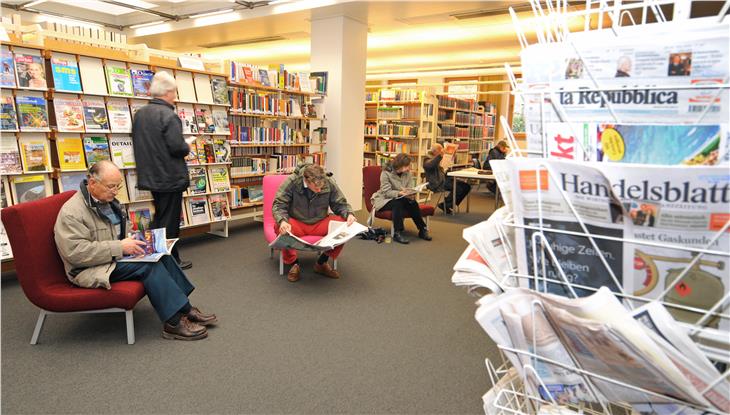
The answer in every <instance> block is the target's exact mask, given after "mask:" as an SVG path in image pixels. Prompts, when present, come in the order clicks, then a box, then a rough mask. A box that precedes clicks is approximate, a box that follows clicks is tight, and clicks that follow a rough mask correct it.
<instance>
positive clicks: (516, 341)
mask: <svg viewBox="0 0 730 415" xmlns="http://www.w3.org/2000/svg"><path fill="white" fill-rule="evenodd" d="M646 314H648V315H650V316H651V318H652V319H651V320H650V322H647V321H646ZM476 319H477V321H478V322H479V323H480V325H481V326H482V327H483V328H484V330H485V331H486V332H487V333H488V334H489V335H490V337H492V339H493V340H494V341H495V342H496V343H497V344H499V345H501V346H505V347H508V348H511V349H517V350H520V351H521V352H519V353H518V352H512V351H507V352H506V356H507V358H508V359H509V360H510V361H511V363H512V365H513V367H515V368H516V369H517V371H518V372H519V373H520V377H523V376H526V378H527V380H528V382H527V384H526V385H525V386H526V388H527V391H528V393H529V394H530V395H531V396H539V397H541V398H542V399H544V400H547V401H552V400H555V401H556V402H557V403H558V404H561V405H562V404H577V403H580V402H596V400H601V401H611V402H626V403H628V404H630V405H631V406H633V407H634V408H635V409H637V410H644V409H645V408H654V409H655V410H656V409H659V408H661V409H662V410H659V411H657V413H673V410H670V409H674V410H677V409H679V410H682V409H686V408H714V409H715V410H716V411H717V410H719V411H723V412H727V411H728V409H730V408H728V400H727V391H728V387H729V384H728V382H727V380H723V379H721V374H720V373H719V372H718V371H717V370H716V369H714V367H713V366H712V365H711V364H710V362H709V361H708V360H707V359H706V358H705V357H704V356H703V355H702V353H701V352H699V351H698V350H696V347H695V348H693V349H692V350H687V352H686V353H685V349H684V348H685V347H686V346H687V344H689V343H691V340H689V337H688V336H687V335H686V334H685V333H683V332H682V331H681V329H679V326H678V325H677V324H676V322H674V321H673V320H672V317H671V315H670V314H669V313H668V312H667V311H666V310H664V308H663V307H662V306H661V305H660V304H658V303H654V304H653V305H652V308H651V309H649V310H646V309H644V310H641V311H638V312H637V313H635V314H633V315H632V313H630V312H629V311H628V310H626V309H625V308H624V307H623V305H622V304H621V303H620V302H619V300H618V299H617V298H616V297H615V296H614V295H613V294H612V293H611V292H610V291H609V290H608V289H607V288H605V287H604V288H602V289H600V290H599V291H598V292H596V293H594V294H593V295H591V296H589V297H585V298H579V299H567V298H564V297H558V296H554V295H550V294H540V293H537V292H535V291H528V290H524V289H515V290H510V291H508V292H507V293H505V294H502V295H490V296H486V297H483V298H482V299H480V301H479V309H478V310H477V312H476ZM651 322H653V323H654V324H653V325H652V324H651ZM642 323H643V324H642ZM682 354H685V356H681V355H682ZM534 356H537V357H534ZM527 366H531V367H533V368H534V369H535V371H534V372H533V371H526V370H525V367H527ZM576 369H581V370H582V371H583V372H581V371H579V370H576ZM626 385H628V386H626ZM710 385H712V387H711V388H709V390H708V391H705V389H706V388H707V387H708V386H710ZM644 390H645V391H644ZM723 393H724V394H723ZM667 397H673V398H674V400H672V399H670V398H667ZM690 412H692V411H690ZM700 412H701V411H700ZM677 413H682V412H677Z"/></svg>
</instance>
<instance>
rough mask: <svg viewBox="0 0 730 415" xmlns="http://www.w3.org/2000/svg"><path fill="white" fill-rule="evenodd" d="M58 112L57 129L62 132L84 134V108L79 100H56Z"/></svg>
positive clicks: (54, 104) (55, 106)
mask: <svg viewBox="0 0 730 415" xmlns="http://www.w3.org/2000/svg"><path fill="white" fill-rule="evenodd" d="M53 107H54V108H55V110H56V128H57V129H58V131H60V132H69V133H82V132H84V107H83V105H81V100H79V99H63V98H56V99H54V100H53Z"/></svg>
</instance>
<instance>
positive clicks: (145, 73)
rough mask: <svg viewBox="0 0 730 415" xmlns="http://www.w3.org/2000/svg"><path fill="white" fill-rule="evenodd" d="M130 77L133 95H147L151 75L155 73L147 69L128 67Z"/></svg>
mask: <svg viewBox="0 0 730 415" xmlns="http://www.w3.org/2000/svg"><path fill="white" fill-rule="evenodd" d="M129 72H130V75H131V77H132V90H133V92H134V96H135V97H149V96H150V85H151V84H152V77H153V76H155V73H154V72H152V71H150V70H149V69H130V70H129Z"/></svg>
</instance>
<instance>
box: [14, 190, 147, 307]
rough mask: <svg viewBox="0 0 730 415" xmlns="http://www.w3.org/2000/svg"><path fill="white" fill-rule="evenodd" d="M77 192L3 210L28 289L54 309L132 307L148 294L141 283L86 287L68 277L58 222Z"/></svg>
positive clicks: (19, 270)
mask: <svg viewBox="0 0 730 415" xmlns="http://www.w3.org/2000/svg"><path fill="white" fill-rule="evenodd" d="M74 193H75V191H70V192H64V193H61V194H57V195H53V196H50V197H46V198H44V199H41V200H36V201H33V202H26V203H21V204H18V205H14V206H10V207H7V208H5V209H3V211H2V221H3V225H5V229H6V231H7V233H8V240H9V241H10V246H11V248H12V249H13V257H14V260H15V269H16V272H17V275H18V281H19V282H20V286H21V287H22V288H23V293H25V296H26V297H28V300H30V302H31V303H33V304H35V305H36V306H38V307H40V308H42V309H44V310H48V311H56V312H68V311H87V310H94V309H101V308H123V309H125V310H131V309H132V308H134V305H135V304H137V302H138V301H139V300H141V299H142V298H143V297H144V295H145V293H144V286H143V285H142V283H141V282H140V281H125V282H117V283H114V284H112V289H111V290H105V289H103V288H80V287H77V286H75V285H73V284H71V282H69V280H68V279H67V278H66V273H65V272H64V269H63V262H61V257H60V256H59V255H58V250H57V249H56V243H55V242H54V240H53V226H54V225H55V224H56V218H57V217H58V212H59V211H60V210H61V207H62V206H63V204H64V203H66V201H67V200H68V199H70V198H71V196H73V195H74Z"/></svg>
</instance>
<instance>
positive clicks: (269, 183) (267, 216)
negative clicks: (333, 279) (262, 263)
mask: <svg viewBox="0 0 730 415" xmlns="http://www.w3.org/2000/svg"><path fill="white" fill-rule="evenodd" d="M287 177H288V176H287V175H285V174H281V175H270V176H264V184H263V192H264V237H265V238H266V242H267V243H272V242H274V239H276V232H275V231H274V225H275V224H276V222H275V221H274V213H273V212H272V208H273V206H274V199H275V198H276V192H277V191H278V190H279V186H281V183H282V182H283V181H284V180H286V178H287ZM300 238H301V239H303V240H305V241H307V242H309V243H315V242H317V241H319V240H320V239H322V237H321V236H309V235H305V236H300ZM270 255H271V258H273V257H274V248H271V253H270ZM334 268H335V269H337V260H334ZM279 275H284V257H283V255H282V253H281V251H279Z"/></svg>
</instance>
